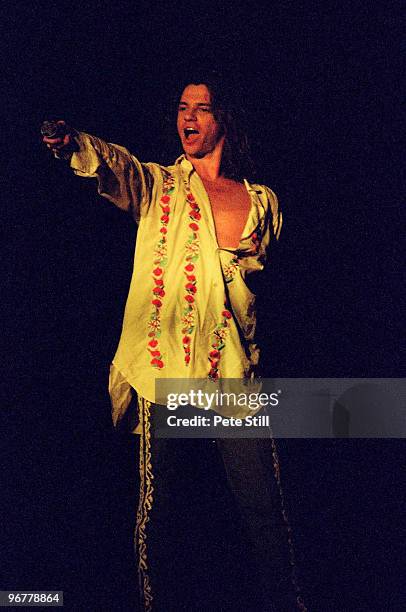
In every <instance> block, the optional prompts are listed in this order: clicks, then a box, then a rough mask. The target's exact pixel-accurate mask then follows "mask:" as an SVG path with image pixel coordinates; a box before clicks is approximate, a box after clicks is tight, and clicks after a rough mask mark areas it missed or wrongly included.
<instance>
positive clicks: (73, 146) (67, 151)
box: [41, 121, 79, 159]
mask: <svg viewBox="0 0 406 612" xmlns="http://www.w3.org/2000/svg"><path fill="white" fill-rule="evenodd" d="M67 134H68V135H69V142H68V143H67V144H66V145H64V146H62V147H60V148H59V147H57V148H53V154H54V156H55V157H56V158H58V159H70V158H71V157H72V153H73V152H75V151H79V145H78V143H77V142H76V140H75V135H77V132H76V130H74V129H72V128H70V127H69V126H67V125H66V123H65V122H63V123H61V122H58V121H44V122H43V123H42V125H41V136H43V137H44V138H61V139H63V138H64V137H65V136H66V135H67Z"/></svg>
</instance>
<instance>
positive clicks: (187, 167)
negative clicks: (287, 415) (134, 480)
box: [44, 79, 305, 612]
mask: <svg viewBox="0 0 406 612" xmlns="http://www.w3.org/2000/svg"><path fill="white" fill-rule="evenodd" d="M221 86H222V83H221V82H219V81H217V82H216V80H215V79H197V80H194V81H193V82H189V83H188V84H187V85H186V87H184V88H183V90H182V94H181V97H180V100H179V105H178V114H177V130H178V134H179V138H180V141H181V143H182V147H183V151H184V154H183V155H182V156H181V157H180V158H178V159H177V160H176V162H175V164H174V165H173V166H169V167H164V166H161V165H158V164H155V163H146V164H144V163H141V162H139V161H138V160H137V159H136V158H135V157H133V156H132V155H131V154H130V153H129V152H128V151H127V150H126V149H124V148H123V147H120V146H117V145H112V144H107V143H105V142H104V141H102V140H100V139H98V138H96V137H93V136H90V135H88V134H84V133H77V132H75V131H73V130H69V129H68V128H67V127H66V125H65V124H64V122H59V126H60V134H59V135H58V134H57V135H56V136H54V137H45V138H44V142H46V143H47V145H48V147H49V148H51V149H52V150H53V151H54V153H55V155H56V156H57V157H65V158H69V159H70V164H71V167H72V168H73V170H74V171H75V173H76V174H78V175H80V176H85V177H96V178H97V180H98V191H99V193H100V194H101V195H103V196H104V197H106V198H107V199H109V200H110V201H112V202H113V203H114V204H116V205H117V206H118V207H120V208H122V209H124V210H126V211H128V212H130V213H131V214H132V215H133V217H134V219H135V220H136V222H137V223H138V224H139V228H138V235H137V246H136V251H135V258H134V272H133V277H132V281H131V286H130V290H129V296H128V300H127V305H126V310H125V315H124V323H123V330H122V335H121V339H120V343H119V346H118V349H117V352H116V355H115V357H114V359H113V363H112V366H111V373H110V385H109V390H110V395H111V399H112V406H113V421H114V423H115V425H120V424H121V423H122V422H124V420H125V419H126V418H127V416H128V413H129V409H130V406H131V405H132V403H131V400H132V396H133V390H135V391H136V392H137V395H138V423H137V427H136V428H135V427H134V429H133V430H134V431H135V432H136V433H139V434H140V477H141V490H140V501H139V508H138V514H137V526H136V544H137V551H138V561H139V578H140V586H141V592H142V600H143V606H144V608H145V609H146V610H151V609H153V610H165V611H167V610H169V606H168V604H167V603H166V602H165V596H164V595H163V590H164V588H165V580H166V579H165V580H164V579H163V576H164V575H165V576H166V574H165V571H166V570H165V567H164V565H165V564H163V563H162V561H160V556H159V554H157V553H156V551H157V550H158V549H159V539H160V537H162V530H164V529H165V528H166V527H167V526H168V525H169V523H170V522H171V521H172V523H173V520H172V518H173V517H172V514H173V512H172V514H171V500H172V499H173V496H174V495H176V494H177V492H176V490H175V489H176V475H177V474H178V473H181V472H183V471H184V470H183V469H182V465H184V463H183V464H182V462H185V460H186V461H187V460H188V452H189V450H188V449H189V448H190V446H188V444H186V442H188V443H190V441H186V440H183V441H182V440H180V441H179V440H177V441H174V440H165V439H155V438H154V437H153V436H151V415H152V417H153V416H154V414H156V413H157V411H158V410H159V406H157V405H155V404H154V402H155V381H156V380H157V379H160V378H177V379H189V378H193V379H206V380H209V381H219V380H221V379H224V378H234V379H235V378H237V379H247V378H248V379H249V378H252V377H253V376H254V375H255V372H256V370H257V366H258V360H259V348H258V345H257V340H256V334H255V331H256V330H255V324H256V308H255V295H254V293H252V291H251V290H250V288H252V284H251V279H252V278H255V276H256V274H257V273H258V272H260V271H261V270H263V269H264V266H265V263H266V261H267V258H268V252H269V250H270V248H271V245H272V243H273V241H274V240H275V239H277V238H278V237H279V232H280V228H281V214H280V211H279V210H278V203H277V199H276V196H275V194H274V193H273V192H272V191H271V190H270V189H269V188H268V187H265V186H261V185H252V184H249V183H248V182H247V180H246V179H245V176H244V172H246V170H247V167H248V163H247V162H248V161H249V158H248V155H247V146H246V139H245V136H244V134H243V133H242V132H241V130H239V128H238V125H237V122H236V118H235V108H233V107H232V106H231V105H230V101H229V100H227V97H226V96H224V91H223V92H222V88H221ZM73 149H75V150H73ZM217 410H218V411H219V412H221V409H220V408H217ZM248 412H249V411H248V409H247V408H246V407H245V406H242V407H238V406H234V407H233V409H232V413H231V414H232V416H235V417H245V416H246V415H247V414H248ZM229 414H230V413H229ZM175 442H176V444H175ZM206 446H207V444H206ZM211 448H213V447H212V445H211ZM185 449H186V451H185ZM200 452H201V453H203V454H204V453H205V452H206V451H205V450H204V448H203V447H201V448H200V449H199V453H200ZM216 453H217V457H218V458H220V459H221V461H222V466H223V470H224V471H225V475H226V479H227V482H228V485H229V487H230V489H231V491H232V493H233V495H234V498H235V501H236V505H237V507H238V509H239V511H240V513H241V516H242V519H243V523H244V525H245V530H246V538H247V547H250V550H251V554H252V555H253V557H255V564H256V570H255V571H256V572H257V573H256V579H257V580H258V583H259V586H258V591H259V594H258V601H257V603H256V605H255V607H256V609H259V610H261V609H262V610H264V611H265V610H275V611H277V612H290V611H291V610H299V609H301V610H305V608H304V605H303V603H302V602H301V599H300V596H299V591H298V588H297V586H296V583H295V580H294V576H293V570H294V568H293V558H292V550H291V543H290V532H289V526H288V524H287V521H286V516H285V513H284V510H283V508H282V507H281V490H280V482H279V465H278V459H277V454H276V448H275V444H274V441H273V440H255V439H223V440H221V439H218V440H217V441H216ZM202 460H203V458H202ZM272 465H273V468H274V469H273V470H272ZM174 466H175V467H174ZM174 474H175V477H174ZM192 478H193V474H192ZM171 486H172V489H171ZM159 527H160V529H161V531H159ZM168 529H169V527H168ZM174 529H175V531H176V529H179V525H178V526H175V527H174ZM165 533H166V532H165ZM159 534H161V535H159ZM175 539H176V536H175ZM247 563H248V561H247ZM168 579H169V578H168ZM166 588H168V586H167V585H166Z"/></svg>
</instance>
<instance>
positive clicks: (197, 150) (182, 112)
mask: <svg viewBox="0 0 406 612" xmlns="http://www.w3.org/2000/svg"><path fill="white" fill-rule="evenodd" d="M177 127H178V134H179V138H180V140H181V142H182V147H183V150H184V152H185V153H186V155H187V156H188V157H198V158H202V157H204V156H205V155H207V154H208V153H211V152H212V151H213V150H214V149H215V148H216V146H221V145H222V143H223V141H224V134H223V133H222V130H221V128H220V126H219V124H218V123H217V121H216V119H215V118H214V115H213V112H212V106H211V96H210V92H209V90H208V89H207V87H206V85H188V86H187V87H186V88H185V90H184V91H183V93H182V95H181V98H180V101H179V107H178V120H177Z"/></svg>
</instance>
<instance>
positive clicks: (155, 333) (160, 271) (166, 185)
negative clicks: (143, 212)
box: [147, 174, 174, 369]
mask: <svg viewBox="0 0 406 612" xmlns="http://www.w3.org/2000/svg"><path fill="white" fill-rule="evenodd" d="M173 190H174V179H173V177H172V175H171V174H165V176H164V180H163V195H162V197H161V200H160V202H159V203H160V206H161V209H162V216H161V219H160V221H161V227H160V228H159V233H160V238H159V240H158V242H157V244H156V246H155V249H154V269H153V270H152V279H153V281H154V287H153V289H152V298H153V299H152V300H151V304H152V306H153V310H152V312H151V315H150V318H149V321H148V327H149V332H148V338H152V340H150V341H149V342H148V347H147V348H148V351H149V353H150V356H151V358H152V359H151V361H150V363H151V365H152V366H153V367H154V368H158V369H162V368H163V367H164V365H165V364H164V362H163V360H162V355H161V351H160V350H159V342H158V339H159V337H160V335H161V308H162V300H163V298H164V297H165V282H164V270H165V267H166V265H167V261H168V260H167V251H168V244H167V237H166V234H167V232H168V224H169V220H170V214H171V207H170V205H169V203H170V200H171V198H170V194H171V193H173Z"/></svg>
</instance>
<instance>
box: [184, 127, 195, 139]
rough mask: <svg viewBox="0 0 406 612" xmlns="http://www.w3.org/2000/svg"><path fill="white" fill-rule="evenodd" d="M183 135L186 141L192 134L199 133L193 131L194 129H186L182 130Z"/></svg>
mask: <svg viewBox="0 0 406 612" xmlns="http://www.w3.org/2000/svg"><path fill="white" fill-rule="evenodd" d="M183 133H184V135H185V138H186V140H187V139H188V138H189V136H193V135H194V134H198V133H199V132H198V131H197V130H195V129H194V128H190V127H187V128H185V129H184V130H183Z"/></svg>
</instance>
